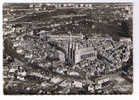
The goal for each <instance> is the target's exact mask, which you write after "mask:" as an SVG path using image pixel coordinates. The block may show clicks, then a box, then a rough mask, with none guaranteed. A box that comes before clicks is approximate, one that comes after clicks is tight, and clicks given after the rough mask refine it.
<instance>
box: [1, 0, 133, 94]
mask: <svg viewBox="0 0 139 100" xmlns="http://www.w3.org/2000/svg"><path fill="white" fill-rule="evenodd" d="M2 12H3V81H4V82H3V93H4V94H5V95H125V94H126V95H131V94H132V93H133V83H134V81H133V76H134V75H133V69H134V68H133V4H132V3H129V2H127V3H126V2H124V3H4V4H3V11H2Z"/></svg>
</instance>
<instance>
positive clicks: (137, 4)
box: [0, 0, 139, 100]
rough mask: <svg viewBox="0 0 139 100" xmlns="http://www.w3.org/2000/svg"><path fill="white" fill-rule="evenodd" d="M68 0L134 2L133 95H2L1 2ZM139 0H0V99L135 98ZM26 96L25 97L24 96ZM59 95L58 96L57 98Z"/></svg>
mask: <svg viewBox="0 0 139 100" xmlns="http://www.w3.org/2000/svg"><path fill="white" fill-rule="evenodd" d="M68 2H73V3H92V2H93V3H95V2H96V3H101V2H103V3H112V2H114V3H115V2H132V3H133V4H134V10H133V15H134V17H133V19H134V21H133V25H134V28H133V43H134V44H133V51H134V52H133V53H134V56H133V62H134V64H133V66H134V67H133V69H134V83H133V86H134V90H133V95H131V96H130V95H126V96H122V95H120V96H116V97H117V98H115V96H114V97H113V96H96V95H89V96H79V95H76V96H75V95H74V96H46V95H45V96H22V97H21V96H4V95H3V79H2V72H3V66H2V63H3V60H2V59H3V35H2V4H3V3H68ZM137 12H139V1H138V0H0V19H1V20H0V26H1V27H0V33H1V34H0V66H1V67H0V96H1V97H2V99H1V98H0V99H1V100H7V99H16V98H17V99H21V100H24V99H27V98H28V99H31V98H32V97H33V99H34V100H38V99H43V98H44V97H46V98H45V99H69V100H71V99H84V100H85V99H98V98H99V99H101V100H102V99H108V98H109V99H115V100H116V99H123V100H124V99H130V100H131V99H133V98H132V97H133V96H134V97H135V98H134V99H137V97H136V96H138V95H139V66H138V65H139V30H138V28H139V23H138V22H139V14H138V13H137ZM26 97H27V98H26ZM58 97H60V98H58Z"/></svg>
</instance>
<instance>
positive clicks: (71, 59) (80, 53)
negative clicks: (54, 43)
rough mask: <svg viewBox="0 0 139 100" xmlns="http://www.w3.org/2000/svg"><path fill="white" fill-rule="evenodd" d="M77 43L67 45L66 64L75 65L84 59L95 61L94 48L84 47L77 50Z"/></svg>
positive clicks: (95, 53)
mask: <svg viewBox="0 0 139 100" xmlns="http://www.w3.org/2000/svg"><path fill="white" fill-rule="evenodd" d="M78 47H79V46H78V43H74V42H73V43H71V42H69V44H68V53H67V61H68V64H71V65H73V64H76V63H78V62H80V61H82V60H84V59H95V58H96V57H97V51H95V50H94V47H86V48H82V49H79V48H78Z"/></svg>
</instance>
